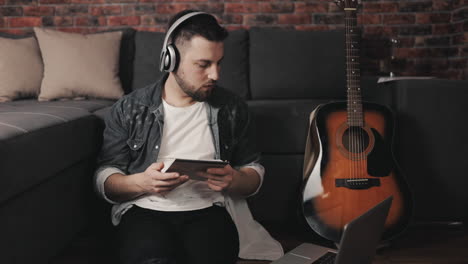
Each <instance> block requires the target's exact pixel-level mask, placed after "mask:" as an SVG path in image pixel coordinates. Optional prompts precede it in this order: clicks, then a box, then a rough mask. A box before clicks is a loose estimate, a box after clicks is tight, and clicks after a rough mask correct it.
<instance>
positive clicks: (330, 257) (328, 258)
mask: <svg viewBox="0 0 468 264" xmlns="http://www.w3.org/2000/svg"><path fill="white" fill-rule="evenodd" d="M335 258H336V253H333V252H327V253H326V254H325V255H323V256H321V257H320V258H319V259H317V260H316V261H314V262H312V264H333V263H335Z"/></svg>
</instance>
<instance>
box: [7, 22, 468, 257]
mask: <svg viewBox="0 0 468 264" xmlns="http://www.w3.org/2000/svg"><path fill="white" fill-rule="evenodd" d="M123 30H124V32H125V34H124V39H123V40H122V47H121V57H120V59H121V60H120V61H121V67H120V78H121V81H122V84H123V86H124V89H125V90H126V92H127V93H129V92H131V91H132V90H135V89H138V88H140V87H143V86H145V85H147V84H150V83H152V82H154V81H156V80H157V79H158V78H159V77H160V73H159V71H158V70H157V69H158V65H157V62H158V57H159V52H160V49H161V47H162V41H163V38H164V35H163V34H162V33H153V32H139V31H134V30H132V29H123ZM343 43H344V32H342V31H329V32H301V31H289V30H279V29H272V28H252V29H250V30H249V31H245V30H239V31H233V32H231V34H230V36H229V38H228V40H227V42H226V46H225V50H226V51H225V59H224V62H223V65H222V72H221V80H220V85H222V86H224V87H225V88H227V89H229V90H231V91H234V92H235V93H237V94H238V95H240V96H241V97H243V98H245V99H246V100H247V102H248V104H249V107H250V110H251V111H252V113H253V115H254V116H255V119H256V126H257V135H258V136H257V138H258V146H259V148H260V150H261V151H262V153H263V161H262V163H263V164H264V166H265V168H266V175H265V181H264V185H263V188H262V189H261V191H260V192H259V193H258V194H257V195H256V196H254V197H252V198H250V199H249V204H250V207H251V210H252V212H253V214H254V217H255V218H256V219H257V220H258V221H259V222H261V223H262V224H264V225H265V226H266V227H267V229H268V230H269V231H270V232H271V233H272V234H273V236H275V237H276V238H277V239H279V240H280V241H281V242H282V243H283V245H285V248H286V249H289V248H290V247H291V246H293V245H295V243H296V244H297V242H298V241H304V240H310V239H317V237H316V236H315V235H314V234H313V233H312V232H311V231H310V230H308V229H307V228H306V227H305V226H304V225H303V222H302V219H301V217H300V215H298V214H297V209H298V205H299V192H300V187H301V181H302V163H303V153H304V145H305V137H306V132H307V127H308V117H309V114H310V112H311V111H312V110H313V109H314V108H315V107H316V106H317V105H319V104H321V103H326V102H330V101H337V100H345V95H346V93H345V67H344V61H345V59H344V58H345V53H344V44H343ZM376 80H377V78H374V77H369V78H367V77H366V78H364V80H363V85H362V87H363V93H364V98H365V99H367V100H370V101H377V102H380V103H382V104H386V105H388V106H389V107H391V108H392V109H393V110H394V111H395V113H396V117H397V133H396V149H395V155H396V157H397V160H398V161H399V162H400V164H401V167H402V170H403V172H405V175H406V178H407V180H408V182H409V183H410V186H411V187H412V189H413V190H414V197H415V202H416V203H415V204H416V207H415V216H416V218H415V220H416V221H433V220H438V221H452V220H457V221H458V220H464V219H466V212H467V210H466V208H468V196H467V193H468V192H466V191H464V189H463V187H462V186H463V185H462V184H461V183H465V186H466V183H467V180H466V177H463V176H464V175H466V173H465V172H466V171H467V170H468V165H467V164H468V163H466V162H464V160H465V159H466V157H467V156H468V155H467V154H468V153H467V150H468V143H467V142H466V141H464V140H463V139H464V138H465V137H466V136H465V135H467V134H468V131H467V130H468V126H467V124H466V122H464V121H463V117H464V116H463V114H462V113H466V110H465V109H464V106H465V104H464V100H466V99H468V82H467V81H447V80H424V81H421V80H408V81H405V80H402V81H395V82H390V83H385V84H380V85H378V84H377V82H376ZM441 93H445V95H444V96H443V97H442V96H441ZM112 104H113V101H110V100H101V99H87V100H82V101H53V102H38V101H37V100H36V99H34V98H32V99H23V100H18V101H13V102H8V103H1V104H0V183H1V184H0V262H1V263H9V264H11V263H48V262H49V261H50V260H51V259H52V258H53V257H54V256H56V255H57V254H60V252H61V251H62V250H63V249H65V248H67V246H68V245H69V244H70V243H71V242H72V241H73V240H74V239H76V238H77V236H79V235H80V234H82V232H83V230H87V229H89V227H90V226H93V227H95V228H93V229H92V230H93V232H99V231H100V230H106V232H108V231H109V230H111V228H110V227H109V226H110V216H109V206H108V205H106V204H105V203H104V202H103V201H101V200H99V199H98V198H97V196H96V195H95V194H94V193H93V187H92V185H93V183H92V178H93V177H92V176H93V171H94V169H95V160H96V156H97V154H98V151H99V149H100V144H101V140H102V138H101V137H102V131H103V128H104V124H103V121H102V119H103V117H104V116H105V115H106V113H107V112H108V110H109V107H110V106H111V105H112ZM436 184H437V186H438V187H437V188H436V187H435V185H436ZM439 187H442V188H439ZM431 192H435V193H436V194H437V197H435V196H432V195H433V194H432V193H431ZM448 201H451V203H450V205H448V206H445V205H446V202H448ZM434 209H437V210H438V211H437V212H435V211H434ZM461 209H465V210H461ZM96 235H98V234H96ZM101 235H102V236H101V238H103V239H104V240H103V242H104V243H107V242H108V241H109V240H111V237H110V236H111V234H108V233H104V234H101ZM108 235H109V236H108ZM106 238H107V239H106Z"/></svg>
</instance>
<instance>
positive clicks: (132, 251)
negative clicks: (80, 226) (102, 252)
mask: <svg viewBox="0 0 468 264" xmlns="http://www.w3.org/2000/svg"><path fill="white" fill-rule="evenodd" d="M117 242H118V245H119V260H120V263H122V264H175V263H177V264H211V263H212V264H232V263H235V262H236V260H237V255H238V253H239V236H238V234H237V229H236V227H235V225H234V223H233V221H232V219H231V217H230V215H229V214H228V212H227V211H226V209H225V208H223V207H219V206H212V207H209V208H206V209H201V210H195V211H185V212H161V211H154V210H148V209H144V208H141V207H137V206H134V207H133V208H131V209H130V210H129V211H128V212H126V213H125V214H124V215H123V217H122V220H121V222H120V224H119V225H118V241H117Z"/></svg>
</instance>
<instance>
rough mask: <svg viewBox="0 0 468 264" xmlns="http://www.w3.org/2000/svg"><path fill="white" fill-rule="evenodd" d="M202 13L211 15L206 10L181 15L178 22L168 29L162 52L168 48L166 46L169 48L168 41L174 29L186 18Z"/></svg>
mask: <svg viewBox="0 0 468 264" xmlns="http://www.w3.org/2000/svg"><path fill="white" fill-rule="evenodd" d="M202 14H205V15H209V14H208V13H205V12H192V13H188V14H185V15H183V16H181V17H180V18H179V19H177V20H176V22H174V24H172V26H171V27H170V28H169V29H168V30H167V33H166V37H165V38H164V44H163V48H162V52H164V51H165V50H166V48H167V42H168V40H169V38H170V37H171V35H172V31H174V30H175V29H176V28H177V27H178V26H179V25H180V24H182V23H183V22H184V21H185V20H187V19H189V18H191V17H193V16H197V15H202Z"/></svg>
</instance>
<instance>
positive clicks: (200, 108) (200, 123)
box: [135, 100, 224, 211]
mask: <svg viewBox="0 0 468 264" xmlns="http://www.w3.org/2000/svg"><path fill="white" fill-rule="evenodd" d="M207 107H208V106H207V104H206V103H204V102H196V103H194V104H192V105H190V106H187V107H174V106H172V105H169V104H168V103H167V102H166V101H164V100H163V108H164V129H163V134H162V140H161V148H160V151H159V155H158V159H157V162H165V161H167V160H168V159H173V158H182V159H213V158H214V156H215V147H214V140H213V135H212V133H211V130H210V127H209V125H208V115H207ZM215 203H216V204H223V203H224V196H223V195H222V194H221V193H220V192H217V191H213V190H211V189H210V188H209V187H208V185H207V184H206V182H201V181H194V180H188V181H187V182H185V183H184V184H182V185H180V186H178V187H177V188H175V189H173V190H172V191H171V192H169V193H168V194H166V195H165V196H162V195H151V196H145V197H142V198H140V199H138V200H137V201H135V204H136V205H138V206H140V207H143V208H147V209H153V210H158V211H189V210H197V209H202V208H207V207H210V206H212V205H213V204H215Z"/></svg>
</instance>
